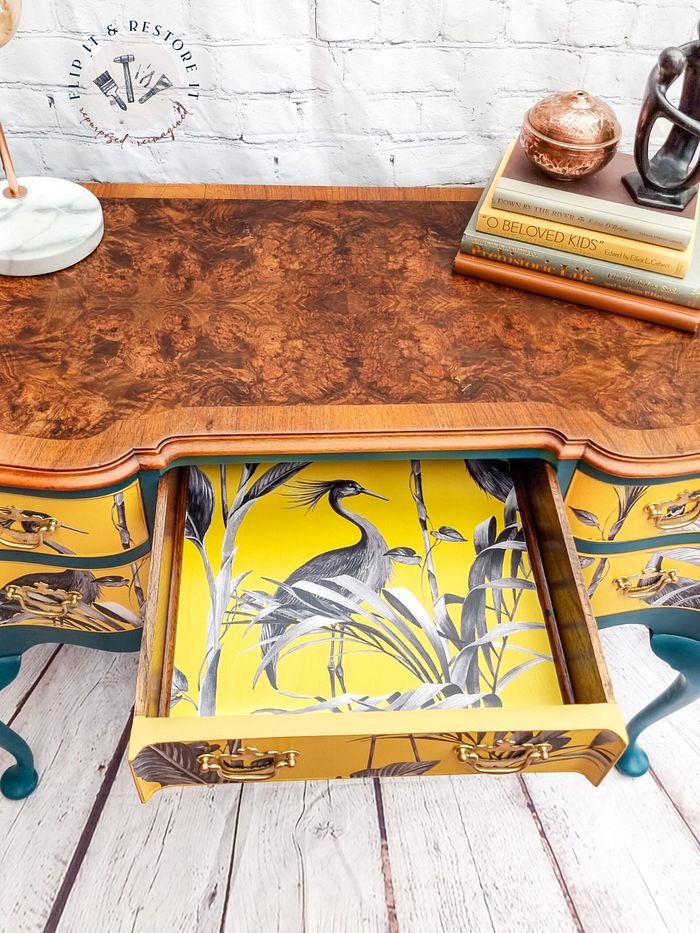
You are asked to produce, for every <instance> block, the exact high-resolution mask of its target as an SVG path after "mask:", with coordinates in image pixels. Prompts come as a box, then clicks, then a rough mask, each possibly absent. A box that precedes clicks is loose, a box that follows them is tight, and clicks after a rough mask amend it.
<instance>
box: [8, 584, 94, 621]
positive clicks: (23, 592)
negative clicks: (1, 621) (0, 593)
mask: <svg viewBox="0 0 700 933" xmlns="http://www.w3.org/2000/svg"><path fill="white" fill-rule="evenodd" d="M5 595H6V596H7V598H8V599H16V600H18V601H19V604H20V606H21V607H22V609H24V611H25V612H31V613H32V615H35V616H48V617H49V618H51V619H60V618H62V617H63V616H65V615H68V611H69V610H70V609H75V607H76V606H77V605H78V603H79V602H80V600H81V599H82V598H83V594H82V593H79V592H78V591H77V590H54V589H52V588H51V587H50V586H49V584H48V583H43V582H39V583H35V584H34V585H33V586H16V585H15V584H14V583H10V585H9V586H8V587H6V589H5ZM47 597H48V600H51V599H55V600H57V602H55V603H53V604H52V603H51V602H49V601H48V600H47Z"/></svg>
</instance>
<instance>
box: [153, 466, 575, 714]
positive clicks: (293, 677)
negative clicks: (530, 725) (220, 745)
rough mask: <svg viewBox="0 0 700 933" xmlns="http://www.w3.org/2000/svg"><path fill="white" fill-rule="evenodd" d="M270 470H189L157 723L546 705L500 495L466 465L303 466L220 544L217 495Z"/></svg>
mask: <svg viewBox="0 0 700 933" xmlns="http://www.w3.org/2000/svg"><path fill="white" fill-rule="evenodd" d="M274 469H278V468H269V467H268V469H267V471H266V470H265V469H264V468H258V471H257V472H256V473H255V474H254V475H253V476H251V477H250V478H249V479H248V481H247V483H246V482H245V479H246V474H245V467H244V466H243V465H238V464H236V465H230V466H227V467H226V468H225V474H222V473H221V471H220V470H219V468H218V467H213V466H205V467H202V468H197V472H196V474H195V475H194V476H193V477H192V479H191V489H192V490H193V491H192V494H191V497H190V504H189V507H188V520H187V525H186V528H188V529H189V533H188V535H187V537H186V540H185V543H184V547H183V550H182V557H181V561H182V567H181V575H180V596H179V600H178V608H177V617H176V631H175V640H174V685H175V687H174V694H173V701H174V705H173V706H172V708H171V710H170V716H173V717H193V716H197V715H198V714H199V713H200V707H201V705H202V702H205V703H206V702H207V697H206V692H207V691H210V692H211V690H212V689H215V698H214V699H215V705H214V707H213V708H212V707H211V706H210V707H209V709H208V710H207V713H208V715H219V716H221V715H223V716H242V715H246V714H257V715H262V714H265V713H277V712H279V713H294V712H299V711H304V712H315V711H319V712H321V711H322V712H324V713H325V715H331V714H332V713H333V712H347V711H357V712H368V711H372V710H387V709H389V710H418V709H428V708H432V709H442V708H452V709H456V708H460V707H462V708H464V707H467V706H471V705H475V703H476V702H477V701H481V702H483V703H484V705H499V706H501V705H502V706H512V707H517V706H535V705H546V706H552V705H557V704H561V702H562V697H561V692H560V689H559V685H558V681H557V672H556V669H555V665H554V661H553V658H552V653H551V646H550V644H549V636H548V633H547V628H546V626H545V621H544V616H543V611H542V608H541V605H540V602H539V599H538V594H537V590H536V585H535V582H534V580H533V575H532V567H531V563H530V557H529V554H528V552H527V545H526V543H525V541H524V535H523V532H522V527H521V526H520V524H519V519H518V517H517V515H516V514H515V511H514V509H515V506H514V503H513V502H511V503H509V504H508V506H506V504H505V503H504V502H503V501H500V500H499V499H497V498H494V497H493V496H490V495H488V494H487V493H486V492H484V491H483V490H482V489H481V488H480V487H479V485H477V483H476V482H475V480H474V479H473V478H472V476H471V475H470V473H469V471H468V469H467V467H466V465H465V461H464V460H431V459H426V460H423V461H421V462H420V463H419V464H418V465H417V467H413V468H412V465H411V462H410V461H401V460H393V461H392V460H385V461H371V460H369V461H368V460H365V461H356V462H336V461H331V462H316V463H310V464H308V465H307V466H305V467H304V468H303V469H301V470H299V471H298V472H297V473H296V474H295V475H293V476H292V477H291V478H290V480H289V481H288V482H285V483H283V484H280V485H274V482H270V483H269V486H270V489H269V491H268V492H266V493H263V494H261V495H259V496H257V497H253V499H252V500H251V507H250V509H249V511H248V512H247V514H246V515H245V517H244V518H243V520H242V521H241V523H240V527H239V528H238V530H237V534H236V536H235V542H234V541H233V540H230V539H229V540H225V526H224V521H223V508H222V502H223V497H226V496H228V497H230V501H232V500H233V498H234V497H235V496H236V495H237V494H238V492H239V490H241V489H246V488H247V489H248V490H249V491H250V490H251V489H252V490H254V489H255V483H256V482H259V483H260V488H264V484H265V482H266V477H269V476H270V475H271V472H272V471H273V470H274ZM290 472H291V471H290ZM416 474H417V475H416ZM417 484H418V487H419V492H418V490H417V488H416V487H417ZM363 490H366V491H367V492H364V491H363ZM379 497H381V498H379ZM230 501H229V505H230ZM209 514H211V521H208V517H209ZM507 525H508V527H506V526H507ZM205 526H206V529H207V530H206V534H205V535H204V538H203V540H202V539H201V538H200V537H199V534H198V528H202V529H203V528H204V527H205ZM426 557H427V560H426ZM222 567H224V569H223V575H224V577H225V581H226V584H227V585H226V586H225V587H224V589H223V592H224V599H223V600H219V601H218V602H217V597H216V596H215V597H214V599H212V583H213V586H214V592H215V593H216V592H217V582H218V583H219V584H221V583H223V582H224V581H223V580H222ZM470 581H471V582H470ZM475 587H482V589H481V590H479V589H475ZM218 590H219V591H221V587H220V586H219V587H218ZM468 593H471V596H470V597H469V600H468V601H467V603H466V604H465V602H464V600H465V597H467V594H468ZM212 605H214V606H215V608H214V609H213V610H212ZM212 635H214V636H215V639H216V640H215V641H213V640H212ZM475 638H476V639H477V640H480V641H481V644H480V645H478V646H477V647H476V648H465V645H466V644H470V643H471V642H473V641H474V639H475ZM467 681H469V683H470V684H471V685H472V686H471V688H470V687H469V684H468V683H467ZM178 688H179V689H178ZM209 702H210V703H211V700H209ZM479 705H481V704H479Z"/></svg>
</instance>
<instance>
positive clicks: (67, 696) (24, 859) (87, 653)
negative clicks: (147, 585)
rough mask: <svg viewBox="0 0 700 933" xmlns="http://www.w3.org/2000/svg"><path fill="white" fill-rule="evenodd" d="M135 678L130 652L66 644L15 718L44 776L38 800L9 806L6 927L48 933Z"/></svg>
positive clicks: (0, 894)
mask: <svg viewBox="0 0 700 933" xmlns="http://www.w3.org/2000/svg"><path fill="white" fill-rule="evenodd" d="M59 659H61V663H58V662H59ZM98 659H99V660H98ZM135 674H136V658H135V657H133V656H130V655H128V654H110V653H107V652H105V653H102V652H96V651H94V650H93V649H90V648H75V647H73V646H64V647H63V648H62V649H61V651H60V653H59V654H58V655H57V657H56V661H54V662H53V663H52V664H51V666H50V667H49V669H48V671H47V673H46V675H45V676H44V677H43V678H42V679H41V680H40V681H39V683H38V684H37V687H36V689H35V690H34V691H33V693H31V695H30V696H29V698H28V700H27V702H26V703H25V705H24V706H23V707H22V708H21V710H20V711H19V714H18V715H17V717H16V718H15V720H14V722H13V728H15V729H16V730H17V731H18V732H19V733H20V734H21V735H22V736H23V737H24V738H25V739H26V740H27V741H28V742H29V744H30V746H31V747H32V748H33V749H34V755H35V760H36V767H37V771H38V772H39V775H40V777H39V786H38V788H37V791H36V792H35V794H34V795H32V796H30V797H27V798H26V799H24V800H22V801H18V802H17V803H13V804H12V805H11V806H9V807H8V806H6V804H9V801H6V800H5V799H4V798H3V800H2V803H3V805H4V806H3V807H2V812H3V814H4V819H5V822H4V823H3V839H4V846H3V848H2V851H1V852H0V876H1V877H2V885H1V886H0V911H1V912H2V924H3V929H6V930H37V929H41V930H44V929H45V922H46V919H47V916H48V914H49V913H50V910H51V907H52V906H53V904H54V902H55V899H56V897H57V895H58V893H59V891H60V888H61V885H62V882H63V879H64V876H65V873H66V866H67V865H68V863H69V862H70V859H71V856H72V854H73V852H74V849H75V847H76V845H77V843H78V840H79V838H80V836H81V834H82V831H83V828H84V826H85V823H86V820H87V819H88V816H89V814H90V811H91V808H92V805H93V802H94V799H95V796H96V794H97V793H98V792H99V789H100V787H101V785H102V782H103V779H104V774H105V770H106V768H107V766H108V763H109V762H110V760H111V758H112V755H113V752H114V749H115V746H116V745H117V742H118V739H119V735H120V733H121V732H122V730H123V729H124V726H125V724H126V722H127V719H128V716H129V712H128V711H129V707H130V705H131V702H132V699H133V691H134V686H133V679H134V676H135ZM1 755H2V761H1V762H0V768H2V769H4V768H5V767H6V765H7V764H8V763H9V761H10V759H9V757H8V756H7V755H6V754H5V753H4V752H2V753H1ZM134 805H135V806H138V804H137V803H136V802H135V803H134Z"/></svg>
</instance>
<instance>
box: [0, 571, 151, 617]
mask: <svg viewBox="0 0 700 933" xmlns="http://www.w3.org/2000/svg"><path fill="white" fill-rule="evenodd" d="M149 560H150V558H149V557H142V558H140V559H139V560H137V561H134V562H133V563H130V564H125V565H124V566H119V567H110V568H109V569H108V570H75V569H69V570H66V569H64V568H61V567H47V566H42V565H41V564H33V563H31V564H30V563H28V562H25V563H21V562H19V561H1V562H0V625H1V626H3V627H6V626H14V625H49V626H56V627H59V628H63V629H72V630H75V631H79V632H93V633H101V634H110V633H114V632H123V631H128V630H130V629H134V628H141V626H142V625H143V612H144V608H145V599H146V589H147V584H148V571H149Z"/></svg>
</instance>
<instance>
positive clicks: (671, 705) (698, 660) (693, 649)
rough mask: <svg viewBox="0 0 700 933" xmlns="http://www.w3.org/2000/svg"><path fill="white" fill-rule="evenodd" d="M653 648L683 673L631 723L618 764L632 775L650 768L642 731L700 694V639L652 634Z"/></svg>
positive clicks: (643, 772) (662, 658) (681, 707)
mask: <svg viewBox="0 0 700 933" xmlns="http://www.w3.org/2000/svg"><path fill="white" fill-rule="evenodd" d="M651 650H652V651H653V652H654V654H655V655H656V656H657V657H658V658H661V660H662V661H666V663H667V664H670V665H671V667H672V668H673V669H674V670H676V671H678V672H679V673H678V677H676V679H675V680H674V681H673V683H672V684H670V685H669V686H668V687H667V688H666V690H664V692H663V693H661V694H659V696H658V697H656V699H655V700H652V702H651V703H650V704H649V705H648V706H645V707H644V709H643V710H641V711H640V712H639V713H637V715H636V716H635V717H634V718H633V719H632V720H631V721H630V723H629V725H628V726H627V731H628V733H629V740H630V744H629V747H628V748H627V751H626V752H625V753H624V755H623V756H622V758H620V760H619V761H618V763H617V767H618V768H619V770H620V771H622V772H623V774H629V775H630V776H631V777H640V776H641V775H642V774H646V772H647V771H648V770H649V758H648V757H647V755H646V752H645V751H644V750H643V749H641V748H640V747H639V744H638V739H639V736H640V735H641V734H642V732H644V730H645V729H648V728H649V726H651V725H653V723H655V722H658V721H659V720H660V719H664V718H665V717H666V716H669V715H670V714H671V713H674V712H675V711H676V710H679V709H683V707H684V706H687V705H688V704H689V703H692V702H693V700H696V699H697V698H698V697H700V641H695V640H694V639H692V638H683V637H682V636H680V635H652V636H651Z"/></svg>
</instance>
